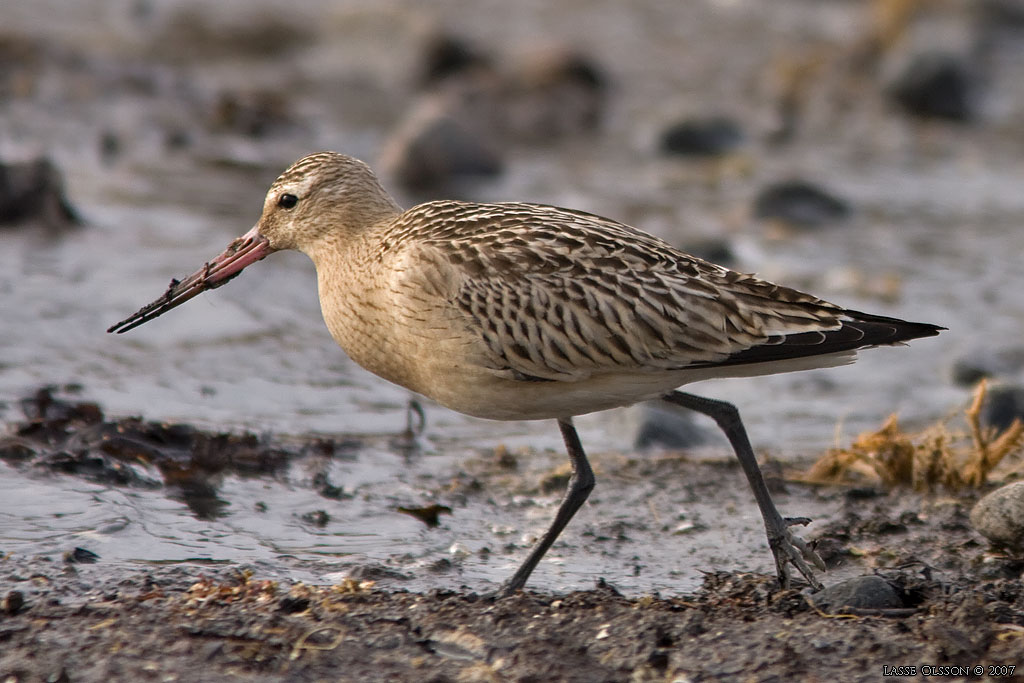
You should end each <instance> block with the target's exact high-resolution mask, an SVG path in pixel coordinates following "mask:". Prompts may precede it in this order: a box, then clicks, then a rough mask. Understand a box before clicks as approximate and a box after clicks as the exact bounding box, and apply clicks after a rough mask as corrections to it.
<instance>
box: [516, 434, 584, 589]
mask: <svg viewBox="0 0 1024 683" xmlns="http://www.w3.org/2000/svg"><path fill="white" fill-rule="evenodd" d="M558 427H559V428H560V429H561V430H562V438H563V439H564V440H565V448H566V450H567V451H569V461H570V462H571V463H572V476H571V477H569V486H568V487H567V488H566V490H565V497H564V498H562V502H561V504H559V506H558V512H557V513H556V514H555V520H554V521H553V522H552V523H551V526H550V527H549V528H548V530H547V531H545V532H544V535H543V536H542V537H541V539H540V540H539V541H537V545H535V546H534V547H533V550H531V551H530V554H529V555H528V556H527V558H526V560H525V561H524V562H523V563H522V564H521V565H520V566H519V569H517V570H516V573H515V574H513V575H512V577H511V578H510V579H509V580H508V581H506V582H505V583H504V584H502V586H501V589H499V590H498V595H511V594H512V593H515V592H516V591H517V590H519V589H520V588H522V587H523V586H524V585H526V580H527V579H529V578H530V573H531V572H533V568H534V567H536V566H537V563H538V562H540V560H541V558H542V557H544V553H546V552H547V551H548V548H550V547H551V544H552V543H554V542H555V539H556V538H558V534H560V533H562V529H564V528H565V525H566V524H568V523H569V520H570V519H572V516H573V515H575V514H576V511H577V510H579V509H580V506H581V505H583V502H584V501H585V500H586V499H587V496H589V495H590V492H591V491H593V490H594V472H593V470H591V469H590V463H589V462H587V454H586V453H584V452H583V446H582V445H581V444H580V437H579V434H577V433H576V428H575V427H573V425H572V419H571V418H568V417H566V418H559V420H558Z"/></svg>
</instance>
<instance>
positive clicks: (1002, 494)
mask: <svg viewBox="0 0 1024 683" xmlns="http://www.w3.org/2000/svg"><path fill="white" fill-rule="evenodd" d="M971 524H972V525H973V526H974V528H975V529H976V530H977V531H978V533H980V534H981V535H982V536H984V537H985V538H987V539H988V540H990V541H992V542H993V543H995V544H996V545H1000V546H1005V547H1007V548H1009V549H1011V550H1017V551H1021V550H1024V481H1015V482H1013V483H1012V484H1007V485H1006V486H1003V487H1001V488H998V489H996V490H995V491H993V492H991V493H989V494H988V495H987V496H985V497H984V498H982V499H981V500H979V501H978V503H977V504H976V505H975V506H974V509H973V510H971Z"/></svg>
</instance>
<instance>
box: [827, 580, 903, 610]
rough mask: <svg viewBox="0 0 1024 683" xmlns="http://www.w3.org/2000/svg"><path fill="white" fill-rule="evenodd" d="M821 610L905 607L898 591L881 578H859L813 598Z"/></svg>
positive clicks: (834, 586)
mask: <svg viewBox="0 0 1024 683" xmlns="http://www.w3.org/2000/svg"><path fill="white" fill-rule="evenodd" d="M812 597H813V600H814V604H815V605H816V606H817V607H819V608H820V609H822V610H824V611H826V612H830V613H836V612H838V611H840V610H842V609H843V608H846V607H850V608H855V609H893V608H899V607H903V606H904V605H903V601H902V600H901V599H900V596H899V594H898V593H897V592H896V589H895V588H893V587H892V584H890V583H889V582H888V581H886V580H885V579H883V578H882V577H881V576H874V575H872V576H857V577H854V578H852V579H848V580H846V581H842V582H840V583H837V584H835V585H832V586H828V587H826V588H824V589H822V590H820V591H818V592H817V593H815V594H814V595H813V596H812Z"/></svg>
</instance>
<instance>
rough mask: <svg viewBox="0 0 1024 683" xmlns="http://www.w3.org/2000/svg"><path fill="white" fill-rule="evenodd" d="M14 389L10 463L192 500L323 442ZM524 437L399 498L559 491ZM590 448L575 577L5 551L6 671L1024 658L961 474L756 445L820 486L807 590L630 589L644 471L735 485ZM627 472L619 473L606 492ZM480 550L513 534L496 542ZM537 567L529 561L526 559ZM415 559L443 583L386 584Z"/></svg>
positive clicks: (1, 618) (875, 670) (1021, 618)
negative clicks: (853, 469) (591, 487)
mask: <svg viewBox="0 0 1024 683" xmlns="http://www.w3.org/2000/svg"><path fill="white" fill-rule="evenodd" d="M20 407H21V410H22V411H23V412H24V414H25V417H24V419H23V420H21V421H19V422H17V423H15V424H13V425H11V427H10V430H9V435H8V436H7V437H5V438H4V439H3V440H2V441H0V457H2V458H3V459H4V460H5V461H6V462H7V463H8V464H9V465H12V466H14V467H16V468H19V469H31V470H34V471H36V472H37V473H39V472H48V473H50V476H60V477H73V478H74V477H81V478H86V479H90V480H93V481H102V482H104V483H105V484H107V485H110V486H117V487H126V488H136V487H144V488H151V487H157V488H161V489H163V490H164V491H165V492H166V495H168V496H171V497H179V496H180V497H183V499H184V500H186V501H189V502H188V504H189V507H190V508H192V510H193V511H194V512H195V513H196V514H197V515H200V516H201V515H215V513H216V506H213V507H212V508H211V507H210V505H209V501H210V500H211V499H213V500H216V499H217V498H216V490H217V481H218V477H219V476H223V475H224V474H225V473H226V472H235V473H236V474H241V475H242V476H252V477H273V476H275V473H279V472H280V471H281V468H282V467H283V464H284V463H285V462H286V461H287V460H289V459H296V458H302V457H305V456H304V453H305V454H308V453H310V452H319V453H320V455H322V454H323V451H324V450H325V446H324V443H323V441H322V440H312V439H310V440H307V441H306V442H305V443H303V442H301V440H300V441H295V440H292V439H288V440H281V439H277V438H275V437H274V436H273V435H263V436H260V437H257V436H255V435H242V436H239V435H224V434H210V433H206V432H203V431H201V430H197V429H194V428H189V427H186V426H182V425H168V424H160V423H156V422H147V421H145V420H141V419H138V418H124V419H118V420H108V419H106V418H105V417H104V416H103V414H102V411H101V409H100V408H99V406H97V405H96V404H95V403H91V402H88V401H82V400H74V399H70V398H68V396H67V393H66V392H64V393H58V394H55V391H54V389H53V388H43V389H40V390H39V391H37V392H35V393H34V394H33V395H31V396H29V397H27V398H25V399H24V400H22V401H20ZM357 441H358V438H354V441H353V442H352V443H355V442H357ZM352 443H350V445H349V448H354V447H355V446H353V445H352ZM525 455H527V454H523V453H520V454H519V455H518V456H516V455H513V454H510V453H508V452H505V451H500V450H499V451H498V452H494V451H489V452H481V453H480V454H479V460H478V461H475V462H471V463H469V466H468V467H467V468H466V470H463V475H462V476H461V477H459V476H456V477H454V478H446V477H445V476H443V475H439V476H437V477H435V478H432V479H431V480H430V481H428V482H425V483H424V486H425V487H426V488H434V489H435V490H434V494H435V495H436V496H437V498H438V499H440V500H448V501H462V504H461V505H460V504H459V503H458V502H454V503H453V505H452V506H451V507H447V506H441V505H433V506H423V507H419V508H405V509H402V510H401V512H403V513H405V514H409V515H410V516H412V517H413V518H414V519H417V520H419V521H420V522H421V523H422V524H423V525H424V527H426V528H433V527H436V526H437V524H438V519H439V518H440V519H442V520H445V524H446V525H448V524H451V525H457V524H459V523H460V521H463V520H462V517H463V515H464V514H465V513H466V512H467V510H468V509H469V507H470V505H469V503H468V501H469V500H470V499H472V498H474V497H482V496H487V495H488V491H491V492H492V493H493V491H494V489H495V488H511V489H512V490H514V491H519V492H520V494H521V495H535V496H545V495H547V494H548V492H555V494H556V495H557V492H558V491H559V490H560V489H561V488H562V487H563V486H564V483H565V481H564V480H565V468H564V467H563V468H559V467H555V468H553V469H551V470H550V471H548V472H547V476H544V477H540V478H538V477H537V476H536V473H535V472H532V471H525V472H519V471H518V470H519V468H518V466H517V462H518V460H519V459H522V458H523V457H525ZM598 463H599V467H600V473H599V487H601V488H602V489H604V490H605V491H608V492H611V493H610V494H607V495H605V496H603V497H602V498H601V500H600V503H599V507H600V508H601V510H602V511H603V513H602V514H608V513H609V512H611V511H614V514H615V516H616V519H615V521H614V522H613V523H607V522H606V523H602V524H599V525H597V526H596V527H595V526H594V525H593V524H592V523H591V522H586V521H578V523H581V524H582V525H583V526H584V531H583V532H582V533H580V534H568V535H567V537H566V538H564V539H563V540H562V541H561V542H560V545H562V546H564V545H567V544H570V545H571V544H578V545H580V546H582V547H581V550H582V552H583V553H584V555H588V554H589V555H591V556H600V555H602V554H608V553H610V554H611V555H613V556H614V557H615V558H616V559H617V564H618V568H617V570H615V571H614V572H608V574H607V576H601V577H598V578H596V579H595V581H594V583H593V585H592V586H589V587H587V588H586V589H584V590H572V591H568V592H550V591H545V590H536V591H535V590H528V591H526V592H525V593H522V594H518V595H515V596H512V597H507V598H500V599H496V598H494V597H493V595H492V594H490V593H489V591H488V587H487V586H472V585H466V584H465V583H464V581H463V580H462V578H463V577H461V575H460V568H459V560H458V559H454V560H453V559H449V558H448V557H446V556H444V555H439V556H438V557H436V558H435V559H434V562H433V564H432V565H431V566H418V567H417V566H411V565H410V566H401V565H400V563H398V562H392V563H390V565H389V564H388V563H374V562H364V563H352V562H349V563H347V564H346V563H343V565H342V566H343V567H344V570H343V572H342V574H341V575H340V576H342V578H335V580H334V581H332V582H325V583H319V584H318V583H315V582H311V583H302V582H295V581H279V580H274V579H272V578H268V576H267V573H266V570H265V567H261V566H259V565H258V564H257V565H253V564H246V563H230V564H227V565H223V564H219V563H214V564H204V563H200V562H181V563H174V564H171V565H161V564H159V563H157V564H149V565H148V566H147V565H145V564H143V565H140V564H138V563H135V564H130V563H129V564H126V563H116V562H115V563H109V562H105V561H104V559H103V557H102V551H100V552H99V553H97V552H93V551H92V550H90V549H88V548H83V547H77V546H76V547H75V548H74V549H73V550H71V551H69V552H67V553H65V554H63V555H62V556H61V555H53V556H46V555H42V556H40V555H36V556H27V555H23V554H18V553H6V554H4V555H3V557H2V559H0V597H2V599H3V603H2V605H0V608H2V609H0V643H2V647H0V673H2V674H3V675H4V676H5V678H4V680H8V681H35V680H55V681H59V680H67V681H80V680H81V681H105V680H148V679H152V678H157V679H160V680H180V681H231V680H256V681H263V680H266V681H272V680H346V681H349V680H351V681H361V680H423V681H460V680H485V681H505V680H508V681H551V680H560V681H562V680H564V681H595V680H605V681H680V680H682V681H704V680H737V679H742V680H756V681H784V680H807V681H814V680H822V681H824V680H830V679H834V678H836V677H841V678H843V679H844V680H854V681H868V680H872V681H873V680H878V679H879V678H880V677H881V676H882V675H883V667H900V666H905V667H909V666H915V667H917V671H918V672H921V671H925V670H926V669H925V667H935V671H940V670H942V671H953V669H940V667H964V666H966V667H968V668H967V669H965V670H964V671H967V674H966V675H965V676H964V677H963V678H964V679H967V680H983V679H984V680H990V679H996V678H998V679H1000V680H1022V679H1024V673H1022V672H1020V671H1019V670H1017V669H1012V667H1014V666H1019V663H1020V652H1021V643H1022V640H1024V587H1022V583H1021V576H1022V574H1024V558H1020V557H1014V556H1012V555H1011V554H1007V553H1005V552H1000V551H997V550H994V549H992V548H990V547H989V546H988V544H987V542H986V541H984V539H982V538H981V537H980V536H979V535H978V534H977V533H976V532H974V531H973V530H972V529H971V527H970V524H969V522H968V515H967V513H968V511H969V509H970V503H971V496H970V495H967V496H962V497H958V498H943V497H935V496H931V497H924V496H920V495H917V494H914V495H908V494H907V493H906V492H899V491H897V492H891V493H887V492H885V491H883V490H881V489H878V488H873V487H863V486H862V487H859V488H850V487H846V488H843V487H837V486H833V487H825V488H826V490H822V488H821V487H810V486H804V485H800V484H796V483H794V482H792V481H787V479H789V477H787V475H786V471H784V470H779V469H778V468H776V476H773V477H772V485H773V488H775V489H776V495H777V496H780V495H781V496H782V499H783V500H784V501H785V505H786V506H787V507H792V508H799V507H800V506H801V505H802V504H804V503H806V502H807V501H808V500H811V499H814V498H818V499H820V498H825V499H828V500H829V501H830V502H831V503H832V504H833V507H834V509H835V514H834V517H833V520H832V521H830V522H828V523H827V524H824V525H822V526H821V527H820V528H818V529H817V530H816V531H815V533H813V534H810V535H809V536H808V538H809V539H811V540H813V541H814V542H815V543H816V547H817V549H818V552H819V553H820V554H821V555H822V556H823V558H824V559H825V560H826V562H827V563H828V565H829V567H830V570H829V572H827V573H826V574H825V575H824V576H823V578H824V580H825V583H826V585H827V587H826V589H825V590H824V591H821V592H819V593H816V594H813V593H811V592H810V589H809V588H808V587H806V586H800V585H797V586H795V587H793V588H792V589H788V590H784V589H781V588H780V587H779V585H778V583H777V581H776V579H775V578H774V576H773V575H772V574H771V573H768V572H766V573H750V572H743V571H727V570H722V569H717V570H711V569H710V568H709V570H707V571H703V572H701V573H702V574H703V578H702V579H701V583H700V585H699V586H698V587H697V588H696V589H694V590H692V591H687V592H682V593H679V592H676V591H671V592H669V591H665V592H664V593H661V592H657V591H655V592H649V593H643V594H636V593H635V592H634V593H633V594H628V592H626V593H624V592H623V591H620V590H619V589H618V588H617V584H618V583H619V578H620V577H625V576H626V575H628V574H630V573H634V572H637V573H639V572H649V571H655V572H660V571H665V566H667V565H670V564H671V560H668V561H667V562H666V564H665V565H662V566H658V565H655V566H645V565H644V563H643V562H642V561H640V560H639V556H638V555H631V553H632V552H633V551H635V550H636V548H635V546H636V545H637V544H636V541H635V540H634V539H635V538H638V537H639V536H640V534H641V531H640V530H641V529H643V528H645V527H655V528H653V529H651V531H652V532H653V533H654V535H655V536H658V535H662V536H663V537H664V538H666V539H669V538H671V537H672V536H673V535H674V534H675V533H678V532H679V531H684V532H685V529H686V525H685V524H682V525H677V524H675V523H674V522H673V524H672V525H671V526H668V525H663V526H661V527H658V526H657V522H656V521H655V520H652V519H651V518H650V512H651V511H650V510H644V509H637V506H635V505H634V506H633V508H632V512H629V509H630V508H629V505H630V504H631V503H630V499H631V498H632V497H634V496H638V497H639V498H649V499H652V500H654V499H657V496H658V489H659V488H660V487H661V485H660V482H662V481H664V480H666V479H675V480H680V481H684V482H685V484H684V485H683V490H684V491H689V493H690V494H693V495H698V494H699V495H704V496H713V497H717V498H718V499H719V500H726V499H731V498H732V497H734V496H735V497H736V498H737V499H740V500H742V499H743V498H746V497H749V493H748V492H747V490H746V484H745V482H744V481H743V478H742V475H741V474H740V473H739V471H738V468H737V467H736V466H735V465H733V464H732V463H729V462H717V461H704V462H700V461H689V460H688V459H686V458H680V457H678V456H672V457H650V458H646V459H640V458H628V457H621V458H617V459H600V460H598ZM771 469H772V468H769V470H770V471H771ZM627 483H628V485H629V488H630V489H633V490H630V491H629V493H628V494H624V495H619V494H617V493H616V491H620V490H625V487H626V484H627ZM310 485H311V486H319V487H320V491H321V493H322V494H323V496H324V498H325V504H324V510H321V511H320V513H321V514H322V515H324V518H322V519H321V520H320V521H319V522H314V523H321V524H326V523H329V521H330V519H331V518H330V514H331V511H332V506H331V505H330V504H329V502H327V501H328V500H329V499H331V498H335V499H338V498H341V497H343V494H342V493H341V492H342V491H343V487H341V488H339V487H336V486H333V487H332V486H330V485H328V484H327V483H326V482H324V481H323V479H322V478H321V479H317V478H314V479H313V480H311V483H310ZM623 508H626V512H623ZM655 516H656V515H655ZM703 523H704V524H714V523H715V522H714V520H711V519H708V520H705V522H703ZM498 539H500V535H498V534H495V535H494V537H493V538H492V541H495V542H498ZM668 547H669V546H668V545H667V544H666V550H665V552H669V550H668ZM0 550H2V549H0ZM562 550H564V548H563V549H562ZM556 551H558V548H557V547H556ZM492 552H493V553H496V554H501V553H507V552H510V553H511V554H512V555H516V554H518V553H521V552H522V549H517V548H512V549H511V550H509V549H501V548H500V547H498V546H497V545H495V546H493V550H487V551H486V553H488V554H489V553H492ZM763 552H764V554H765V555H766V556H767V554H768V553H767V548H764V550H763ZM728 562H729V560H728V559H726V560H724V561H723V564H724V565H726V566H727V565H728ZM545 571H550V567H549V566H547V564H546V563H545V564H542V565H541V568H540V569H538V574H542V573H544V572H545ZM418 572H424V573H429V574H432V575H433V576H434V578H433V582H434V585H435V586H443V587H435V588H433V589H429V590H413V591H410V590H408V589H407V588H406V586H407V585H409V581H410V575H412V574H415V573H418ZM335 576H336V577H337V576H339V575H335ZM489 588H490V589H493V588H494V586H490V587H489ZM975 667H981V670H982V671H983V673H982V674H981V675H976V674H975V673H974V671H975ZM989 667H996V668H992V669H990V668H989ZM999 667H1002V668H999ZM891 670H892V669H890V671H891ZM955 671H960V670H959V669H956V670H955ZM1011 671H1015V672H1016V673H1010V672H1011ZM993 672H996V673H993ZM999 672H1003V673H1008V674H1009V675H1007V676H1002V675H1001V673H999Z"/></svg>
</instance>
